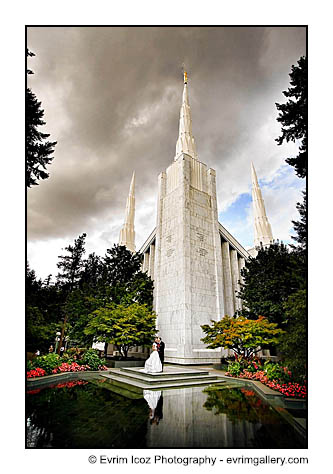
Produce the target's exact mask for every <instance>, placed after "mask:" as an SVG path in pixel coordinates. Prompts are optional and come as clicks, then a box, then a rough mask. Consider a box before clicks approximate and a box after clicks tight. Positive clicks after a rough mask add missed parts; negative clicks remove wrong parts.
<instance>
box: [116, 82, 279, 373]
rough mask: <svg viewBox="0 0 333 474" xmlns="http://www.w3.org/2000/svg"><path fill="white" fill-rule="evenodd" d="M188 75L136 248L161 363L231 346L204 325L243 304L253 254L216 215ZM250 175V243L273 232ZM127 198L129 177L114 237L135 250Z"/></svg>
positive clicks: (206, 359) (213, 354) (193, 359)
mask: <svg viewBox="0 0 333 474" xmlns="http://www.w3.org/2000/svg"><path fill="white" fill-rule="evenodd" d="M187 82H188V81H187V75H186V73H185V74H184V90H183V98H182V105H181V110H180V119H179V136H178V140H177V143H176V153H175V157H174V160H173V162H172V163H171V164H170V166H169V167H168V168H167V169H166V170H165V171H163V172H162V173H160V175H159V177H158V205H157V218H156V227H155V229H153V231H152V232H151V234H150V235H149V237H148V238H147V240H146V242H145V243H144V244H143V246H142V247H141V249H140V252H142V253H143V256H144V259H143V271H146V272H147V273H148V275H149V276H150V277H151V278H152V279H153V281H154V310H155V312H156V314H157V328H158V331H159V334H160V335H161V337H162V339H163V340H164V342H165V345H166V348H165V360H166V362H172V363H177V364H199V363H215V362H219V361H220V360H221V357H223V356H227V355H229V354H228V351H225V350H223V349H214V350H213V349H207V347H206V346H205V344H203V342H202V341H201V338H202V337H203V336H204V334H203V332H202V329H201V325H203V324H210V323H211V320H212V319H213V320H220V319H221V318H223V317H224V316H225V315H229V316H233V315H234V314H235V312H236V311H237V310H241V308H242V301H241V300H240V299H239V298H238V297H237V292H238V291H239V289H240V282H241V281H242V277H241V273H240V272H241V269H242V268H243V267H244V265H245V262H246V260H247V259H248V258H249V257H250V253H249V252H248V251H247V250H246V249H245V248H244V247H243V246H242V245H241V244H240V243H239V242H238V241H237V240H236V239H235V238H234V237H233V236H232V235H231V234H230V233H229V232H228V231H227V229H225V228H224V227H223V226H222V224H221V223H219V221H218V208H217V199H216V172H215V170H213V169H212V168H208V166H207V165H206V164H204V163H202V162H201V161H200V160H199V159H198V155H197V151H196V144H195V139H194V136H193V134H192V120H191V110H190V104H189V97H188V84H187ZM254 177H255V180H254ZM252 181H253V183H254V181H255V190H254V191H253V197H254V199H253V202H254V206H255V211H254V215H255V242H254V249H255V247H256V246H257V245H258V244H260V242H264V243H267V242H268V241H271V240H272V239H273V237H272V232H271V228H270V225H269V222H268V219H267V216H266V212H265V208H264V204H263V200H262V196H261V192H260V188H259V185H258V181H257V178H256V174H255V170H254V167H253V165H252ZM131 205H133V206H134V177H133V178H132V183H131V187H130V195H129V198H128V202H127V207H126V218H125V223H124V226H123V228H122V230H121V235H120V240H119V243H121V244H122V245H126V246H127V247H128V248H129V250H131V251H134V249H135V244H134V208H133V209H131ZM137 351H139V352H140V348H138V349H137Z"/></svg>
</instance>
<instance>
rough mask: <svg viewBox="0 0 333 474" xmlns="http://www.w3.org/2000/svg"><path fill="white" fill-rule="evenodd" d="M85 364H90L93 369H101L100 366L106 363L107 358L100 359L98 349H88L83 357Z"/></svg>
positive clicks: (82, 360)
mask: <svg viewBox="0 0 333 474" xmlns="http://www.w3.org/2000/svg"><path fill="white" fill-rule="evenodd" d="M81 362H82V363H83V364H85V365H89V367H90V369H91V370H99V368H100V366H102V365H104V364H105V359H100V358H99V356H98V353H97V351H96V349H88V350H87V351H86V352H85V353H84V354H83V357H82V359H81Z"/></svg>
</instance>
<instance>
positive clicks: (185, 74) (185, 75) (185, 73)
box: [183, 63, 187, 84]
mask: <svg viewBox="0 0 333 474" xmlns="http://www.w3.org/2000/svg"><path fill="white" fill-rule="evenodd" d="M183 73H184V84H187V72H186V71H185V63H183Z"/></svg>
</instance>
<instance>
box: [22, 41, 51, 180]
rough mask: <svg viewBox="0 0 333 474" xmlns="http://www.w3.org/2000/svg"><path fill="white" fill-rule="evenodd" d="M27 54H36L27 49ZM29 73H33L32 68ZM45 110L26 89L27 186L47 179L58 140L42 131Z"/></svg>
mask: <svg viewBox="0 0 333 474" xmlns="http://www.w3.org/2000/svg"><path fill="white" fill-rule="evenodd" d="M27 56H28V57H29V56H35V55H34V53H32V52H31V51H29V50H27ZM27 74H28V75H30V74H33V72H32V71H31V69H28V70H27ZM43 117H44V110H43V109H42V108H41V102H39V101H38V99H37V97H36V96H35V94H34V93H33V92H32V90H31V89H30V88H27V91H26V164H27V168H26V183H27V187H28V188H30V187H31V186H35V185H38V182H37V181H38V180H41V179H46V178H48V177H49V173H47V172H46V167H47V166H48V165H49V164H50V163H51V161H52V160H53V157H51V155H52V154H53V153H54V147H55V145H56V144H57V142H50V141H48V140H47V139H48V138H49V136H50V134H49V133H42V132H41V131H40V130H39V127H41V126H43V125H45V123H46V122H45V121H44V120H43Z"/></svg>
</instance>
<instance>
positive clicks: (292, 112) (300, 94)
mask: <svg viewBox="0 0 333 474" xmlns="http://www.w3.org/2000/svg"><path fill="white" fill-rule="evenodd" d="M307 74H308V64H307V59H306V57H305V56H301V58H300V59H299V60H298V66H294V65H293V66H292V67H291V73H290V74H289V76H290V85H291V87H289V88H288V90H287V91H283V94H284V95H285V96H286V97H287V98H288V101H287V102H286V103H285V104H278V103H276V104H275V105H276V107H277V109H278V111H279V112H280V113H279V116H278V118H277V121H278V122H280V123H281V124H282V135H281V136H280V137H279V138H277V139H276V142H277V143H278V145H282V143H283V142H284V141H286V142H289V141H292V142H296V141H298V140H301V146H300V147H299V153H298V155H297V156H296V157H290V158H287V159H286V162H287V163H288V164H289V165H291V166H294V168H295V171H296V174H297V176H299V177H300V178H305V177H306V175H307V166H308V165H307V162H308V152H307V118H308V102H307V91H308V88H307Z"/></svg>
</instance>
